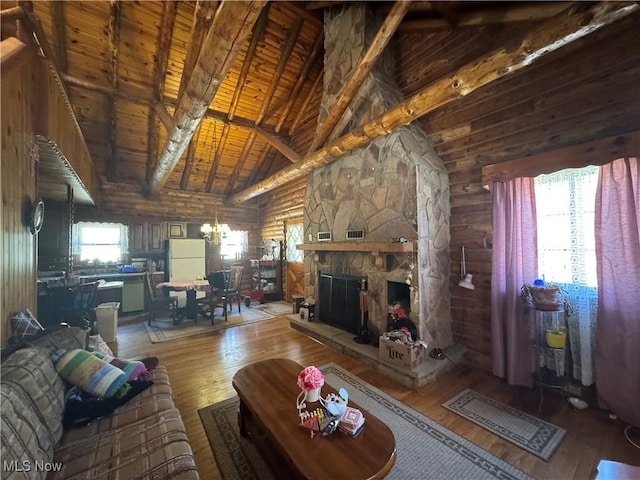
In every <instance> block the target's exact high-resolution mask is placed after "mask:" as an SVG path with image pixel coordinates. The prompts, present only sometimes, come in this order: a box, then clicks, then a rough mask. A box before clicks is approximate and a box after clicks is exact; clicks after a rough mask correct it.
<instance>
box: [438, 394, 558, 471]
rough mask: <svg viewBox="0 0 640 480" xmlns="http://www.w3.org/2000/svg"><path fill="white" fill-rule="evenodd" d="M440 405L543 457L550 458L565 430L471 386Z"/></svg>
mask: <svg viewBox="0 0 640 480" xmlns="http://www.w3.org/2000/svg"><path fill="white" fill-rule="evenodd" d="M442 406H443V407H445V408H448V409H449V410H451V411H452V412H455V413H457V414H458V415H462V416H463V417H464V418H466V419H468V420H471V421H472V422H473V423H475V424H477V425H480V426H481V427H483V428H486V429H487V430H489V431H490V432H492V433H494V434H496V435H497V436H499V437H502V438H504V439H505V440H508V441H509V442H511V443H513V444H514V445H517V446H518V447H520V448H523V449H524V450H526V451H527V452H530V453H533V454H534V455H536V456H538V457H540V458H542V459H543V460H549V458H550V457H551V455H552V454H553V452H554V451H555V450H556V448H558V445H560V441H561V440H562V438H563V437H564V435H565V433H567V432H566V430H565V429H563V428H560V427H557V426H556V425H553V424H551V423H548V422H545V421H544V420H540V419H539V418H536V417H534V416H532V415H529V414H527V413H524V412H521V411H520V410H516V409H515V408H512V407H510V406H508V405H505V404H503V403H500V402H496V401H495V400H493V399H491V398H489V397H485V396H484V395H480V394H479V393H477V392H474V391H473V390H465V391H463V392H461V393H459V394H458V395H456V396H455V397H453V398H452V399H451V400H448V401H447V402H445V403H443V404H442Z"/></svg>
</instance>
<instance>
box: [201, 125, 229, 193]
mask: <svg viewBox="0 0 640 480" xmlns="http://www.w3.org/2000/svg"><path fill="white" fill-rule="evenodd" d="M230 130H231V127H230V126H229V124H228V123H225V124H224V126H223V127H222V134H221V135H220V141H219V142H218V147H217V148H216V146H215V136H216V129H215V123H214V128H213V137H214V140H213V146H214V148H213V161H212V162H211V168H210V169H209V176H208V177H207V184H206V185H205V190H206V192H207V193H211V189H212V188H213V182H214V180H215V179H216V174H217V173H218V166H219V165H220V158H221V157H222V152H223V151H224V147H225V146H226V145H227V138H229V131H230Z"/></svg>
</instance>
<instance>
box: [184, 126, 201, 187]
mask: <svg viewBox="0 0 640 480" xmlns="http://www.w3.org/2000/svg"><path fill="white" fill-rule="evenodd" d="M201 130H202V123H200V125H198V129H197V130H196V133H195V134H194V135H193V138H192V139H191V141H190V142H189V148H187V156H186V158H185V164H184V170H183V171H182V178H180V189H181V190H186V189H187V186H188V185H189V176H191V170H192V169H193V161H194V159H195V158H196V148H198V140H199V139H200V131H201Z"/></svg>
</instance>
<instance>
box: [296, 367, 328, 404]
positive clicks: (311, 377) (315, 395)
mask: <svg viewBox="0 0 640 480" xmlns="http://www.w3.org/2000/svg"><path fill="white" fill-rule="evenodd" d="M323 385H324V375H323V374H322V372H321V371H320V370H318V368H316V367H314V366H313V365H310V366H308V367H305V368H303V369H302V371H301V372H300V373H299V374H298V386H299V387H300V388H301V389H302V392H303V393H304V400H306V401H308V402H317V401H318V399H319V398H320V389H321V388H322V386H323Z"/></svg>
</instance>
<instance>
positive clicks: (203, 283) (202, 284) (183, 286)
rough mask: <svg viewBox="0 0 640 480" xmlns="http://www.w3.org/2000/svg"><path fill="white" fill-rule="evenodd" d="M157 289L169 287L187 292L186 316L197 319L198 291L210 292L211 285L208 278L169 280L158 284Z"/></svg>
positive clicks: (169, 288) (168, 288)
mask: <svg viewBox="0 0 640 480" xmlns="http://www.w3.org/2000/svg"><path fill="white" fill-rule="evenodd" d="M156 288H157V289H167V290H172V291H176V292H186V294H187V304H186V306H185V313H186V317H187V318H189V319H192V320H196V319H197V316H198V308H197V302H196V295H197V292H210V291H211V285H209V281H208V280H183V281H168V282H161V283H158V284H156Z"/></svg>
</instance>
